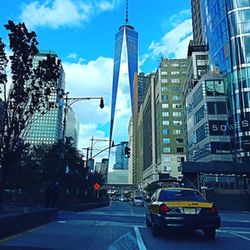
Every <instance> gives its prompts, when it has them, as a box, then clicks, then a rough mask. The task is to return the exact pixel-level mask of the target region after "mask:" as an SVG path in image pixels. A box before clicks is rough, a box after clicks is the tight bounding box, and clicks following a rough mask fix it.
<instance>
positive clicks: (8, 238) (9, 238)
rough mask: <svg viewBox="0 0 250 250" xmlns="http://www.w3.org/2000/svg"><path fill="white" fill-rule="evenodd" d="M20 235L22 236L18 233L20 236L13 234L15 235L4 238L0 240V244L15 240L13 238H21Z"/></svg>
mask: <svg viewBox="0 0 250 250" xmlns="http://www.w3.org/2000/svg"><path fill="white" fill-rule="evenodd" d="M21 235H22V234H21V233H20V234H15V235H12V236H9V237H7V238H4V239H2V240H0V244H2V243H5V242H6V241H9V240H12V239H15V238H17V237H18V236H21Z"/></svg>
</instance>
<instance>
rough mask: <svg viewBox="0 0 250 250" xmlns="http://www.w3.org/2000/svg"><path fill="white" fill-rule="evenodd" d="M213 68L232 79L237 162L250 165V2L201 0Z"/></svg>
mask: <svg viewBox="0 0 250 250" xmlns="http://www.w3.org/2000/svg"><path fill="white" fill-rule="evenodd" d="M201 10H202V13H201V16H202V19H203V23H204V31H205V34H206V39H207V42H208V47H209V59H210V64H211V66H212V69H216V70H217V71H219V72H221V73H222V74H223V75H224V77H227V79H228V82H229V84H228V90H227V93H228V96H229V100H230V105H229V107H230V112H229V115H230V119H229V126H228V127H229V129H230V135H231V143H232V149H233V153H234V155H235V159H236V161H237V162H239V163H241V162H250V75H249V74H250V25H249V24H250V2H249V1H218V0H201Z"/></svg>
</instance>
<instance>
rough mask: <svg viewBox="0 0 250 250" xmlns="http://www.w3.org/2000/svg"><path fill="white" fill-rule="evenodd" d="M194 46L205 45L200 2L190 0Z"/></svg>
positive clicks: (198, 0) (199, 0)
mask: <svg viewBox="0 0 250 250" xmlns="http://www.w3.org/2000/svg"><path fill="white" fill-rule="evenodd" d="M191 11H192V24H193V41H194V45H204V44H205V43H206V39H205V35H204V29H203V25H202V17H201V0H191Z"/></svg>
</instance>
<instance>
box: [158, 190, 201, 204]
mask: <svg viewBox="0 0 250 250" xmlns="http://www.w3.org/2000/svg"><path fill="white" fill-rule="evenodd" d="M159 201H205V199H204V198H203V197H202V196H201V195H200V194H199V193H198V192H197V191H195V190H162V191H161V193H160V196H159Z"/></svg>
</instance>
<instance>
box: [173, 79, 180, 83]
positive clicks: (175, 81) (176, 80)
mask: <svg viewBox="0 0 250 250" xmlns="http://www.w3.org/2000/svg"><path fill="white" fill-rule="evenodd" d="M180 82H181V81H180V79H171V83H180Z"/></svg>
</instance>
